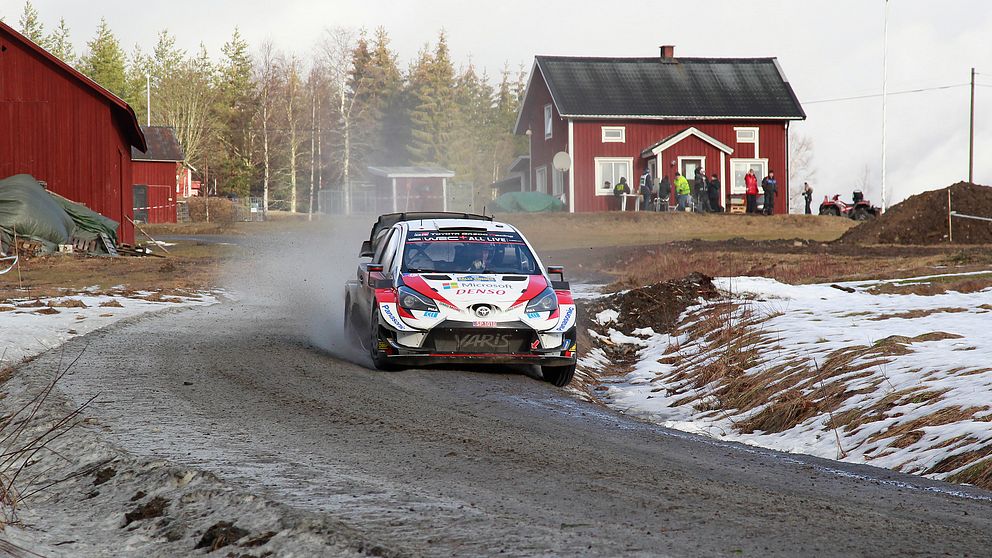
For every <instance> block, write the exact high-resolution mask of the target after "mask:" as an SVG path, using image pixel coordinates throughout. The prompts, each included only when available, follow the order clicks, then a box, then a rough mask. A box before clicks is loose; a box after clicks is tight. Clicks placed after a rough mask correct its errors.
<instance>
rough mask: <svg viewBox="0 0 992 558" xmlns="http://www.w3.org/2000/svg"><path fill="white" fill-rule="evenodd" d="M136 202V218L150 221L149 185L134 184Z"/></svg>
mask: <svg viewBox="0 0 992 558" xmlns="http://www.w3.org/2000/svg"><path fill="white" fill-rule="evenodd" d="M132 189H133V192H134V194H133V197H132V199H133V200H134V201H133V204H134V220H135V221H137V222H139V223H147V222H148V186H147V185H145V184H135V185H134V186H132Z"/></svg>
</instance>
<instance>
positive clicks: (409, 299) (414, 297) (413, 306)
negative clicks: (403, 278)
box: [396, 287, 438, 312]
mask: <svg viewBox="0 0 992 558" xmlns="http://www.w3.org/2000/svg"><path fill="white" fill-rule="evenodd" d="M396 295H397V296H396V298H397V300H398V301H399V304H400V307H401V308H405V309H407V310H423V311H425V312H437V311H438V309H437V305H436V304H434V301H433V300H431V299H429V298H427V297H426V296H424V295H422V294H420V293H418V292H417V291H415V290H413V289H411V288H410V287H400V288H399V290H398V291H397V292H396Z"/></svg>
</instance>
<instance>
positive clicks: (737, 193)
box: [724, 159, 768, 196]
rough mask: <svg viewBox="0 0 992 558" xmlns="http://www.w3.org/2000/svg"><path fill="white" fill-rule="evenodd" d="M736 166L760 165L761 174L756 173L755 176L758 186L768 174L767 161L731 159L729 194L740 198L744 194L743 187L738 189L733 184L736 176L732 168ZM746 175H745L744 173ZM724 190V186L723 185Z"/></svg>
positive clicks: (742, 185)
mask: <svg viewBox="0 0 992 558" xmlns="http://www.w3.org/2000/svg"><path fill="white" fill-rule="evenodd" d="M738 164H741V165H761V169H762V170H761V172H759V173H756V174H755V176H756V177H757V178H758V184H759V185H760V184H761V180H762V179H763V178H764V177H765V176H766V175H767V174H768V159H731V160H730V194H731V195H734V196H741V195H744V193H745V190H744V188H745V186H744V184H741V185H740V186H739V187H738V185H737V184H735V183H734V179H735V178H736V174H735V173H734V167H735V166H736V165H738ZM745 174H747V173H745ZM724 187H725V188H726V185H724Z"/></svg>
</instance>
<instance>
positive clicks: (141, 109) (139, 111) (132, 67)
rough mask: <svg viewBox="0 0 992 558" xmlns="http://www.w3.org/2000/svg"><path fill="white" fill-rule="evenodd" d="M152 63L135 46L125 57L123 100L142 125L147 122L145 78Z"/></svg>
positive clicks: (138, 47) (150, 69)
mask: <svg viewBox="0 0 992 558" xmlns="http://www.w3.org/2000/svg"><path fill="white" fill-rule="evenodd" d="M152 65H153V61H152V59H151V57H149V56H148V55H146V54H145V53H144V52H143V51H142V50H141V47H140V46H138V45H135V47H134V50H133V51H131V54H130V55H128V57H127V67H126V68H125V70H124V81H125V88H124V91H125V92H124V100H125V101H127V104H129V105H131V109H132V110H134V115H135V116H137V117H138V122H139V123H140V124H142V125H144V124H145V123H146V122H147V121H148V100H147V98H148V95H147V91H146V86H147V81H146V79H147V77H146V76H148V75H149V74H150V73H151V71H152Z"/></svg>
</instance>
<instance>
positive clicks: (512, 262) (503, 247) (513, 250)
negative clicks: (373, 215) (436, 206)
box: [402, 231, 540, 275]
mask: <svg viewBox="0 0 992 558" xmlns="http://www.w3.org/2000/svg"><path fill="white" fill-rule="evenodd" d="M402 271H403V272H404V273H514V274H521V275H537V274H539V273H540V270H539V268H538V266H537V262H536V260H535V259H534V255H533V254H532V253H531V251H530V249H529V248H527V244H526V243H525V242H524V240H523V238H521V237H520V235H519V234H517V233H516V232H502V231H498V232H493V231H488V232H487V231H410V232H409V233H408V234H407V237H406V247H405V248H404V250H403V269H402Z"/></svg>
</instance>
